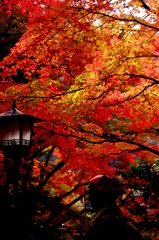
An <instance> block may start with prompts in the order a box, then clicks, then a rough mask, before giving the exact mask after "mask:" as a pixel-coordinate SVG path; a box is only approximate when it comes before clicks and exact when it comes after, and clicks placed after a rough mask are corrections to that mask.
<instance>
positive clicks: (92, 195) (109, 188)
mask: <svg viewBox="0 0 159 240" xmlns="http://www.w3.org/2000/svg"><path fill="white" fill-rule="evenodd" d="M88 188H89V201H90V203H91V206H92V208H93V209H95V210H96V209H98V208H102V207H104V206H107V205H108V206H112V205H116V199H117V197H118V196H119V195H120V194H121V193H122V191H123V188H122V184H121V181H120V180H119V179H118V178H116V177H113V176H111V177H109V176H106V175H97V176H95V177H93V178H92V179H91V181H90V183H89V186H88Z"/></svg>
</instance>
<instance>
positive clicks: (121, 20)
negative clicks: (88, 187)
mask: <svg viewBox="0 0 159 240" xmlns="http://www.w3.org/2000/svg"><path fill="white" fill-rule="evenodd" d="M0 4H1V5H0V6H1V19H2V20H3V22H4V23H3V24H2V25H3V28H2V30H3V32H5V31H6V30H5V26H6V22H5V21H8V16H9V17H10V18H11V19H12V17H13V16H14V19H15V18H16V24H18V26H20V27H21V29H22V30H24V29H23V25H21V21H20V19H23V18H25V21H26V22H25V23H26V28H25V32H24V34H23V35H22V37H21V38H20V39H19V41H18V42H17V43H16V45H15V46H14V47H13V48H11V49H10V53H9V54H8V52H6V53H7V54H2V57H3V59H2V60H1V62H0V77H1V82H0V89H1V91H0V103H1V111H2V112H3V111H5V110H7V109H8V108H10V105H11V102H12V101H13V99H14V100H16V104H17V107H18V109H20V110H22V111H24V112H25V111H26V112H28V113H30V114H33V115H35V116H38V117H41V118H43V119H44V122H43V123H40V124H38V125H36V127H35V132H36V134H35V136H34V138H33V145H32V149H31V151H30V153H29V156H28V160H31V163H32V160H33V159H34V164H35V158H36V157H37V155H38V154H39V153H40V152H41V151H42V150H43V149H45V148H46V147H48V146H49V147H50V149H51V151H50V154H51V153H52V151H53V149H55V148H56V147H57V148H58V150H59V151H60V154H61V160H60V161H62V164H61V162H60V163H58V162H57V166H56V167H57V169H56V167H55V169H56V170H57V172H56V171H54V170H51V169H50V168H49V167H50V165H49V157H48V161H46V163H45V164H42V165H40V167H38V166H37V165H36V164H35V166H34V167H35V169H36V177H37V181H39V182H38V183H37V185H38V188H39V189H42V188H43V187H44V186H45V185H46V184H49V186H51V187H52V188H54V189H56V193H57V194H59V193H60V194H61V195H62V194H65V193H66V189H67V188H66V186H67V187H68V189H69V190H70V189H71V188H73V187H74V186H75V185H76V184H77V186H79V185H80V184H84V183H85V182H87V181H89V180H90V178H91V176H94V175H95V174H98V173H105V174H116V172H117V171H118V172H119V171H121V170H124V171H126V170H127V169H129V168H130V162H131V163H132V164H134V165H137V161H136V160H142V159H145V161H146V162H147V163H149V164H153V163H154V162H155V161H156V160H157V159H158V155H159V149H158V144H157V142H158V121H159V117H158V114H159V112H158V111H159V110H158V94H159V93H158V83H159V80H158V71H159V70H158V57H159V55H158V52H159V48H158V30H159V19H158V12H159V5H158V3H157V1H156V0H151V1H149V0H148V1H141V0H133V1H100V0H98V1H93V0H91V1H85V0H83V1H82V0H81V1H75V0H74V1H68V0H65V1H55V0H52V1H51V0H50V1H47V0H45V1H40V0H39V1H36V2H35V1H18V0H17V1H15V0H13V1H9V2H8V1H7V0H5V1H1V2H0ZM5 14H7V19H6V17H5V18H4V16H6V15H5ZM19 14H20V16H21V18H20V19H19ZM9 21H10V19H9ZM18 38H19V37H18ZM18 38H17V40H18ZM4 55H7V56H5V57H4ZM2 57H1V58H2ZM48 156H49V155H48ZM59 164H61V165H59ZM58 166H59V167H58ZM47 168H48V170H49V171H48V170H47ZM29 169H30V168H29ZM66 173H67V174H66ZM32 174H33V173H32ZM52 176H53V177H52ZM40 177H41V180H40ZM3 179H4V178H3ZM2 181H3V180H2ZM57 182H58V183H59V184H57ZM64 186H65V187H64ZM76 190H78V192H76V193H79V194H81V193H82V191H83V189H82V187H81V188H77V189H76Z"/></svg>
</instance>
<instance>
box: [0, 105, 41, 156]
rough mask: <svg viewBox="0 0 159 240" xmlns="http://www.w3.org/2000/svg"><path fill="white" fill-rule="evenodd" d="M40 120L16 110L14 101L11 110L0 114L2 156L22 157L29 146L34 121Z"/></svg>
mask: <svg viewBox="0 0 159 240" xmlns="http://www.w3.org/2000/svg"><path fill="white" fill-rule="evenodd" d="M41 121H43V120H42V119H40V118H37V117H34V116H31V115H29V114H26V113H22V112H20V111H19V110H17V109H16V105H15V102H13V104H12V109H11V110H8V111H6V112H4V113H2V114H0V148H1V149H3V154H4V156H5V157H13V156H17V155H18V156H21V157H24V156H25V155H26V154H27V151H28V150H29V148H30V146H31V141H32V136H33V127H34V123H35V122H41Z"/></svg>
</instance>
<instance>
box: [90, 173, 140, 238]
mask: <svg viewBox="0 0 159 240" xmlns="http://www.w3.org/2000/svg"><path fill="white" fill-rule="evenodd" d="M122 191H123V188H122V185H121V183H120V181H119V180H118V179H117V178H115V177H108V176H105V175H97V176H96V177H94V178H93V179H92V180H91V181H90V184H89V200H90V203H91V205H92V208H93V209H94V210H95V211H96V214H95V215H94V217H93V219H92V221H91V224H90V226H89V228H88V231H87V233H86V239H87V240H104V239H107V240H117V239H122V240H128V239H129V240H143V237H142V235H141V234H140V233H139V231H138V230H137V229H136V227H135V226H134V225H133V224H132V223H131V221H130V219H128V218H126V217H124V216H123V215H122V214H121V212H120V209H119V207H118V206H117V204H116V199H117V197H118V196H119V195H120V194H122Z"/></svg>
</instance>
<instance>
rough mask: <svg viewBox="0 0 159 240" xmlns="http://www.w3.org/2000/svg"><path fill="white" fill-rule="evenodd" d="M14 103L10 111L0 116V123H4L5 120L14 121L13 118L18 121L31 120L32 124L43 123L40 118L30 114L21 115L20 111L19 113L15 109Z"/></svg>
mask: <svg viewBox="0 0 159 240" xmlns="http://www.w3.org/2000/svg"><path fill="white" fill-rule="evenodd" d="M15 106H16V105H15V102H13V104H12V109H10V110H8V111H6V112H4V113H1V114H0V121H5V120H7V119H10V118H12V119H14V118H19V119H33V120H34V122H42V121H44V120H43V119H42V118H38V117H34V116H32V115H30V114H26V113H23V112H21V111H19V110H18V109H16V108H15Z"/></svg>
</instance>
